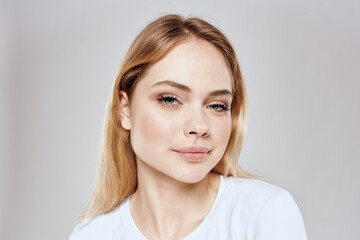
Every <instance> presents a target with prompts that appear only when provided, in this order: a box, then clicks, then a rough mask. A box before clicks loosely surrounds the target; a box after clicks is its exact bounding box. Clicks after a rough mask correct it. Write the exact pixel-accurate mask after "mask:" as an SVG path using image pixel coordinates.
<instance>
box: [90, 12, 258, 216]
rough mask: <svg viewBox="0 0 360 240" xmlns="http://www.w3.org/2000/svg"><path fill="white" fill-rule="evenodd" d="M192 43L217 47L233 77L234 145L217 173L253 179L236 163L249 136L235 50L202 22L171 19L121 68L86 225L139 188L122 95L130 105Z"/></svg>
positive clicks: (157, 25)
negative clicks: (167, 59)
mask: <svg viewBox="0 0 360 240" xmlns="http://www.w3.org/2000/svg"><path fill="white" fill-rule="evenodd" d="M189 37H193V38H197V39H201V40H205V41H207V42H209V43H211V44H213V45H214V46H215V47H216V48H217V49H218V50H219V51H220V52H221V53H222V54H223V56H224V58H225V60H226V62H227V64H228V67H229V70H230V72H231V75H232V81H233V82H232V88H233V89H232V92H233V101H232V104H231V116H232V130H231V135H230V140H229V143H228V146H227V148H226V150H225V153H224V155H223V157H222V158H221V160H220V161H219V163H218V164H217V165H216V166H215V167H214V168H213V169H212V171H213V172H216V173H218V174H222V175H224V176H234V177H243V178H252V177H253V175H251V174H249V173H247V172H245V171H244V170H242V169H241V168H240V167H239V166H238V163H237V162H238V158H239V155H240V150H241V146H242V143H243V139H244V135H245V130H246V123H247V120H246V117H247V95H246V89H245V85H244V81H243V77H242V75H241V71H240V67H239V63H238V60H237V57H236V54H235V51H234V49H233V47H232V46H231V44H230V42H229V41H228V39H227V38H226V37H225V36H224V35H223V34H222V33H221V32H220V31H219V30H218V29H217V28H215V27H214V26H212V25H210V24H209V23H207V22H205V21H203V20H201V19H199V18H187V19H185V18H183V17H181V16H178V15H166V16H163V17H160V18H158V19H157V20H155V21H153V22H152V23H150V24H149V25H148V26H147V27H146V28H145V29H144V30H143V31H142V32H141V33H140V34H139V35H138V36H137V37H136V39H135V40H134V42H133V43H132V44H131V46H130V48H129V50H128V52H127V54H126V56H125V58H124V60H123V62H122V64H121V66H120V71H119V74H118V76H117V78H116V80H115V83H114V86H113V93H112V95H111V96H110V99H109V103H108V108H107V113H106V118H105V126H104V141H103V146H102V152H101V156H100V162H99V166H98V172H97V180H96V185H95V188H94V191H93V193H92V195H91V197H90V200H89V203H88V205H87V208H86V211H85V214H84V216H83V219H85V218H88V217H94V216H97V215H99V214H102V213H106V212H109V211H111V210H112V209H114V208H115V207H117V206H118V205H119V204H120V203H121V202H122V201H123V200H124V199H126V198H128V197H129V196H130V195H131V194H133V193H134V192H135V190H136V188H137V172H136V156H135V153H134V151H133V149H132V147H131V143H130V132H129V131H128V130H125V129H124V128H122V126H121V124H120V113H119V104H120V99H119V90H123V91H125V92H126V93H127V95H128V97H129V99H131V96H132V93H133V91H134V89H135V87H136V84H137V82H138V80H139V79H140V78H141V76H142V75H143V74H144V72H145V71H146V70H147V69H148V68H149V67H150V66H152V65H153V64H154V63H156V62H157V61H159V60H160V59H161V58H162V57H164V56H165V55H166V54H167V53H168V52H169V51H170V50H171V48H173V47H174V46H175V45H177V44H178V43H180V42H181V41H183V40H185V39H187V38H189Z"/></svg>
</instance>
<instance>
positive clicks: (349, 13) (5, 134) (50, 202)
mask: <svg viewBox="0 0 360 240" xmlns="http://www.w3.org/2000/svg"><path fill="white" fill-rule="evenodd" d="M0 1H1V2H0V63H1V64H0V66H1V69H0V70H1V71H0V77H1V81H0V84H1V85H0V89H1V90H0V107H1V108H0V109H1V111H0V114H1V118H0V147H1V151H0V154H1V155H0V157H1V161H0V190H1V191H0V194H1V196H0V204H1V205H0V239H6V240H15V239H16V240H18V239H34V240H35V239H36V240H39V239H44V240H45V239H46V240H48V239H51V240H60V239H67V238H68V237H69V235H70V233H71V231H72V230H73V227H74V225H75V224H76V223H77V221H78V217H80V216H81V214H82V212H83V210H84V206H85V204H86V202H87V200H88V198H89V195H90V193H91V190H92V188H93V186H94V183H95V169H96V164H97V158H98V150H99V143H100V136H101V130H102V126H103V119H104V115H105V108H106V103H107V98H108V96H109V94H110V91H111V87H112V84H113V80H114V78H115V76H116V74H117V71H118V67H119V64H120V62H121V60H122V58H123V56H124V54H125V52H126V50H127V49H128V47H129V45H130V43H131V42H132V40H133V39H134V38H135V36H136V35H137V34H138V33H139V32H140V31H141V29H143V27H145V26H146V25H147V24H148V23H149V22H150V21H152V20H154V19H155V18H157V17H159V16H161V15H164V14H167V13H178V14H182V15H184V16H189V15H191V16H198V17H202V18H203V19H205V20H207V21H209V22H210V23H212V24H214V25H215V26H217V27H219V28H220V29H221V30H222V31H223V32H224V33H225V34H226V36H228V38H229V39H230V41H231V42H232V43H233V45H234V47H235V49H236V52H237V54H238V58H239V60H240V64H241V67H242V71H243V75H244V78H245V81H246V84H247V89H248V95H249V107H250V115H249V126H248V134H247V137H246V139H245V144H244V148H243V151H242V154H241V157H240V159H239V163H240V165H241V166H242V167H244V168H245V169H247V170H248V171H250V172H252V173H254V174H257V175H260V176H261V177H262V178H263V179H266V180H268V181H270V182H271V183H273V184H275V185H278V186H280V187H283V188H285V189H287V190H288V191H289V192H291V193H292V194H293V196H294V198H295V200H296V202H297V203H298V205H299V207H300V209H301V212H302V215H303V218H304V222H305V226H306V229H307V233H308V238H309V239H327V240H335V239H336V240H337V239H357V238H358V236H359V234H360V232H359V227H358V225H359V220H358V219H359V216H360V207H359V205H358V204H359V202H360V190H359V183H360V179H359V176H358V172H359V167H360V164H359V160H360V150H359V149H360V144H359V143H360V141H359V136H360V127H359V123H360V107H359V103H360V96H359V90H360V83H359V82H360V81H359V80H360V79H359V77H360V67H359V60H360V47H359V43H360V27H359V23H360V4H359V1H356V0H354V1H340V0H339V1H329V0H318V1H316V0H312V1H306V0H305V1H289V0H272V1H270V0H252V1H250V0H248V1H226V0H225V1H224V0H222V1H205V0H203V1H200V0H198V1H196V0H193V1H185V0H183V1H172V0H168V1H159V0H157V1H155V0H152V1H146V0H143V1H140V0H133V1H116V0H98V1H96V0H77V1H70V0H64V1H55V0H54V1H49V0H32V1H25V0H22V1H21V0H8V1H6V0H0Z"/></svg>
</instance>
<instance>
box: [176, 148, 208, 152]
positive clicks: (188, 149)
mask: <svg viewBox="0 0 360 240" xmlns="http://www.w3.org/2000/svg"><path fill="white" fill-rule="evenodd" d="M174 151H175V152H182V153H208V152H210V151H211V149H210V148H207V147H183V148H177V149H174Z"/></svg>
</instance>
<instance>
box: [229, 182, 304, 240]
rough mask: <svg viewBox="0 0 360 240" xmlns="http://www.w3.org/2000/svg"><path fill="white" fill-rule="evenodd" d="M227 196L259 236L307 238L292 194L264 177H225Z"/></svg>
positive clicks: (263, 237)
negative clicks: (262, 179) (260, 178)
mask: <svg viewBox="0 0 360 240" xmlns="http://www.w3.org/2000/svg"><path fill="white" fill-rule="evenodd" d="M224 196H225V199H226V200H227V201H231V202H232V203H231V202H230V203H229V202H228V204H229V205H230V206H232V209H233V212H237V214H239V215H241V216H242V217H244V218H245V219H247V222H248V226H251V228H252V231H253V233H254V235H255V236H257V237H256V239H259V240H260V239H277V240H280V239H281V240H282V239H294V240H295V239H296V240H297V239H299V240H300V239H301V240H304V239H306V233H305V228H304V223H303V220H302V217H301V213H300V210H299V208H298V206H297V204H296V202H295V200H294V198H293V197H292V195H291V194H290V193H289V192H288V191H286V190H284V189H282V188H280V187H278V186H275V185H272V184H269V183H266V182H264V181H261V180H255V179H242V178H233V177H228V178H224Z"/></svg>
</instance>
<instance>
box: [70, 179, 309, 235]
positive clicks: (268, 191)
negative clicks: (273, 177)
mask: <svg viewBox="0 0 360 240" xmlns="http://www.w3.org/2000/svg"><path fill="white" fill-rule="evenodd" d="M99 239H101V240H115V239H116V240H118V239H130V240H147V238H146V237H145V236H144V235H143V234H142V233H141V232H140V230H139V229H138V228H137V226H136V224H135V222H134V220H133V218H132V216H131V213H130V208H129V199H127V200H126V201H124V202H123V203H122V204H121V205H120V206H118V207H117V208H116V209H114V210H113V211H111V212H109V213H107V214H102V215H100V216H97V217H95V218H93V219H88V220H86V221H85V222H84V223H83V224H81V226H77V227H76V228H75V229H74V232H73V233H72V235H71V237H70V240H99ZM182 239H183V240H199V239H209V240H212V239H214V240H215V239H216V240H223V239H236V240H306V239H307V238H306V232H305V228H304V223H303V220H302V217H301V214H300V211H299V208H298V207H297V205H296V203H295V201H294V199H293V198H292V196H291V195H290V193H288V192H287V191H285V190H283V189H281V188H279V187H276V186H274V185H271V184H268V183H265V182H263V181H260V180H253V179H242V178H234V177H223V176H220V186H219V190H218V193H217V196H216V199H215V202H214V204H213V206H212V207H211V210H210V212H209V213H208V215H207V216H206V218H205V219H204V220H203V222H202V223H201V224H200V225H199V226H198V227H197V228H196V229H195V230H194V231H193V232H192V233H190V234H189V235H187V236H186V237H184V238H182Z"/></svg>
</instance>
